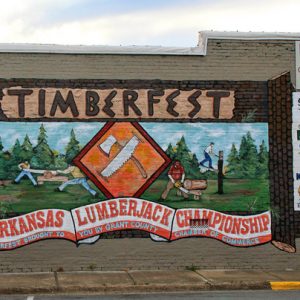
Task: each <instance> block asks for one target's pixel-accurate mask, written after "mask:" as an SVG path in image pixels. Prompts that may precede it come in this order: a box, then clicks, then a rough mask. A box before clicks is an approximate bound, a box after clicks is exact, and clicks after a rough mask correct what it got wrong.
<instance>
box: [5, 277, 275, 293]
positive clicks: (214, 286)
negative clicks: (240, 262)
mask: <svg viewBox="0 0 300 300" xmlns="http://www.w3.org/2000/svg"><path fill="white" fill-rule="evenodd" d="M18 274H20V273H15V275H18ZM48 274H49V275H50V274H51V275H53V277H54V279H55V280H54V281H55V283H54V284H53V286H51V287H37V286H33V282H34V281H36V275H37V274H32V273H31V274H22V275H23V276H25V277H26V280H27V282H28V283H27V284H26V285H23V286H21V285H20V282H18V280H15V281H14V286H11V287H8V286H6V287H4V286H3V287H0V294H64V293H98V294H121V293H122V294H136V293H155V292H159V293H169V292H197V291H210V290H265V289H271V286H270V283H269V282H267V281H255V282H254V281H231V282H211V281H207V282H195V283H193V284H190V283H177V284H167V283H160V284H157V283H149V284H135V283H134V282H133V283H132V284H124V283H123V284H122V282H120V283H119V284H115V285H109V284H95V283H94V284H93V285H91V284H90V285H89V283H88V282H82V283H80V284H78V283H75V282H72V281H71V282H69V285H68V286H67V287H64V286H63V285H62V284H61V282H59V279H58V277H57V274H55V272H53V273H52V272H51V273H48ZM69 274H71V273H69ZM73 274H76V272H75V273H73ZM6 275H10V276H12V277H13V276H14V273H10V274H0V278H1V277H5V276H6Z"/></svg>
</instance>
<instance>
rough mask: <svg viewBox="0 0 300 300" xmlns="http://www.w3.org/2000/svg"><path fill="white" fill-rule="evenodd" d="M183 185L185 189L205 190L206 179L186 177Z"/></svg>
mask: <svg viewBox="0 0 300 300" xmlns="http://www.w3.org/2000/svg"><path fill="white" fill-rule="evenodd" d="M183 187H184V188H185V189H187V190H206V189H207V180H200V179H186V180H185V181H184V183H183Z"/></svg>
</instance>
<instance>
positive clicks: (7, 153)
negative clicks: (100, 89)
mask: <svg viewBox="0 0 300 300" xmlns="http://www.w3.org/2000/svg"><path fill="white" fill-rule="evenodd" d="M1 128H2V129H3V131H2V134H1V143H0V149H1V152H0V166H1V173H0V180H1V184H2V188H1V189H0V200H1V207H2V209H4V210H5V212H6V214H8V215H14V214H24V216H22V217H15V218H12V219H8V220H2V221H0V224H1V227H0V228H1V230H0V238H1V239H2V240H4V239H7V238H8V237H9V240H11V241H10V242H8V241H6V242H2V243H0V245H2V246H1V248H2V249H6V247H8V248H14V247H18V246H21V245H24V244H26V243H29V242H31V241H35V240H36V239H43V238H53V237H56V238H66V239H70V240H72V241H74V242H75V241H80V240H85V239H87V238H90V237H94V236H99V234H101V233H104V232H109V231H114V230H122V229H140V230H146V231H148V232H150V233H151V234H152V235H151V237H152V238H153V239H154V240H160V238H164V239H166V240H176V239H179V238H183V237H189V236H209V237H213V238H217V239H220V240H222V241H223V242H226V243H228V244H231V245H236V246H250V245H256V244H261V243H264V242H266V241H268V240H269V239H270V214H269V213H268V212H267V211H268V210H269V209H270V201H269V186H268V176H269V174H268V126H267V124H264V123H247V124H239V125H238V126H237V125H236V124H230V123H218V124H215V123H195V124H190V123H187V124H182V123H169V124H163V125H162V124H161V123H142V124H139V123H136V122H133V123H132V122H121V123H118V122H108V123H99V122H92V123H81V122H77V123H64V122H62V123H41V122H38V123H25V122H14V123H11V122H3V123H1ZM220 153H222V161H223V167H222V169H221V170H220V169H219V168H218V162H220ZM219 172H222V177H223V180H222V188H223V191H222V193H219V191H218V173H219ZM129 197H132V198H129ZM136 197H140V198H136ZM108 199H113V200H108ZM79 206H81V207H80V208H77V207H79ZM49 209H51V210H49ZM221 211H222V212H235V213H236V212H243V213H247V214H255V213H258V214H257V215H255V216H254V217H239V216H235V217H233V216H230V215H226V214H224V213H219V212H221ZM263 211H266V213H261V212H263ZM72 220H73V221H74V228H73V225H72V224H73V221H72ZM191 228H192V229H191ZM253 228H254V229H253ZM39 229H40V230H39ZM29 233H30V234H29ZM16 237H18V238H16ZM159 237H160V238H159ZM17 241H18V242H17ZM93 241H94V240H93ZM8 245H10V246H8Z"/></svg>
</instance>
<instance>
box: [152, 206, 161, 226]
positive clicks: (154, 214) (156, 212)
mask: <svg viewBox="0 0 300 300" xmlns="http://www.w3.org/2000/svg"><path fill="white" fill-rule="evenodd" d="M158 211H159V212H160V213H161V211H162V207H161V205H158V204H156V205H155V208H154V211H153V215H152V220H153V221H154V222H157V221H158V220H159V218H160V215H158Z"/></svg>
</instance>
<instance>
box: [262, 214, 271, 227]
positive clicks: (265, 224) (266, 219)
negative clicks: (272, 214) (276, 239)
mask: <svg viewBox="0 0 300 300" xmlns="http://www.w3.org/2000/svg"><path fill="white" fill-rule="evenodd" d="M261 219H262V223H263V228H262V231H267V230H268V226H269V224H270V218H269V215H267V214H265V215H262V216H261Z"/></svg>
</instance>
